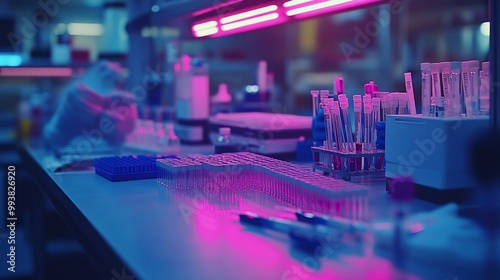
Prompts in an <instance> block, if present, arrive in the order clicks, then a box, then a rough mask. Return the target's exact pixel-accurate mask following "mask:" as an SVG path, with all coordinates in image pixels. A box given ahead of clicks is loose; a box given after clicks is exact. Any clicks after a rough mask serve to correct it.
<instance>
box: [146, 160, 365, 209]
mask: <svg viewBox="0 0 500 280" xmlns="http://www.w3.org/2000/svg"><path fill="white" fill-rule="evenodd" d="M156 165H157V167H158V168H159V172H158V182H159V183H160V184H163V185H165V186H167V187H169V188H174V189H188V188H193V186H194V187H196V188H200V189H201V190H207V189H208V190H210V189H213V188H218V189H219V190H237V189H239V190H254V191H261V192H264V193H266V194H269V195H271V196H278V197H279V198H280V199H282V198H283V197H284V196H287V194H288V195H291V194H292V193H304V192H312V193H315V194H320V195H326V196H334V195H344V194H347V193H351V192H360V191H361V192H364V191H366V187H363V186H358V185H356V184H352V183H347V182H343V181H339V180H337V179H334V178H331V177H326V176H323V175H321V174H319V173H316V172H314V171H311V170H310V169H309V168H307V167H304V166H300V165H296V164H293V163H289V162H286V161H281V160H277V159H273V158H268V157H265V156H262V155H257V154H253V153H249V152H237V153H224V154H217V155H210V156H196V157H184V158H179V159H160V160H157V161H156Z"/></svg>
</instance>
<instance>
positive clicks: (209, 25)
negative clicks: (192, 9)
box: [192, 20, 217, 32]
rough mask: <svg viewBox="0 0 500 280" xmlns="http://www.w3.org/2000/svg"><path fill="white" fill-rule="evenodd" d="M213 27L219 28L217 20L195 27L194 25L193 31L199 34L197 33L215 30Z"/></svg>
mask: <svg viewBox="0 0 500 280" xmlns="http://www.w3.org/2000/svg"><path fill="white" fill-rule="evenodd" d="M213 27H217V21H215V20H211V21H208V22H203V23H198V24H195V25H193V28H192V30H193V31H195V32H197V31H201V30H204V29H208V28H213Z"/></svg>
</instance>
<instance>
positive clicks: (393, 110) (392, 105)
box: [387, 92, 399, 115]
mask: <svg viewBox="0 0 500 280" xmlns="http://www.w3.org/2000/svg"><path fill="white" fill-rule="evenodd" d="M398 94H399V93H398V92H391V93H390V94H389V95H387V100H388V102H389V115H396V114H397V111H398V105H399V99H398Z"/></svg>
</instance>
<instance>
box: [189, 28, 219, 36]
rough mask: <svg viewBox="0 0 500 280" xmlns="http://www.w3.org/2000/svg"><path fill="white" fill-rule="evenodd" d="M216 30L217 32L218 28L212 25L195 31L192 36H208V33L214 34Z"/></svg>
mask: <svg viewBox="0 0 500 280" xmlns="http://www.w3.org/2000/svg"><path fill="white" fill-rule="evenodd" d="M217 32H219V28H217V27H212V28H208V29H204V30H200V31H196V32H195V33H194V36H195V37H205V36H209V35H214V34H215V33H217Z"/></svg>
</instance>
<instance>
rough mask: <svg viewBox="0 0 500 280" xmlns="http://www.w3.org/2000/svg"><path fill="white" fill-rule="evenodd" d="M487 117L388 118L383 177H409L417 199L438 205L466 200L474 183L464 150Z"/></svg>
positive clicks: (466, 153) (486, 124)
mask: <svg viewBox="0 0 500 280" xmlns="http://www.w3.org/2000/svg"><path fill="white" fill-rule="evenodd" d="M488 124H489V121H488V118H486V117H473V118H472V117H471V118H457V117H455V118H427V117H419V116H399V115H398V116H388V118H387V123H386V138H385V141H386V149H385V158H386V177H387V179H388V181H390V180H391V178H395V177H396V176H399V175H405V176H409V175H411V176H412V177H413V179H414V181H415V184H416V190H417V191H416V196H417V197H418V198H422V199H426V200H430V201H435V202H437V203H442V202H449V201H453V200H457V201H458V200H464V199H468V198H469V195H470V193H469V192H470V189H469V188H470V187H472V186H474V184H475V181H474V178H473V177H472V174H471V170H470V167H469V163H470V160H471V158H470V153H468V152H467V151H468V150H469V148H470V145H471V143H472V141H473V139H474V138H475V137H476V135H477V134H478V133H481V132H482V131H486V130H487V129H488Z"/></svg>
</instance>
